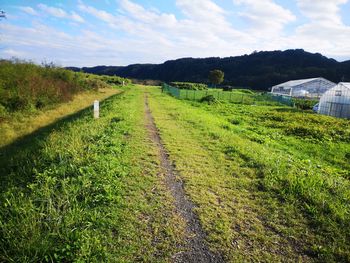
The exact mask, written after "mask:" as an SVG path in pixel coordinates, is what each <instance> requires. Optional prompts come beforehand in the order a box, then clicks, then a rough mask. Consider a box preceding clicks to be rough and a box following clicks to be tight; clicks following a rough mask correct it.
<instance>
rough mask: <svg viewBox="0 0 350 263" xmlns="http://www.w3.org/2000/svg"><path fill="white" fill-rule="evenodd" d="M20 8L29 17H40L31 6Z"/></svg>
mask: <svg viewBox="0 0 350 263" xmlns="http://www.w3.org/2000/svg"><path fill="white" fill-rule="evenodd" d="M18 8H19V9H20V10H22V11H23V12H25V13H27V14H29V15H33V16H36V15H38V13H37V12H36V11H35V10H34V9H33V8H31V7H30V6H19V7H18Z"/></svg>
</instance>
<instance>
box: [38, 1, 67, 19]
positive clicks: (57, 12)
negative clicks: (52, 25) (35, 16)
mask: <svg viewBox="0 0 350 263" xmlns="http://www.w3.org/2000/svg"><path fill="white" fill-rule="evenodd" d="M38 7H39V8H40V9H41V10H42V11H43V12H45V13H46V14H48V15H52V16H55V17H60V18H64V17H67V16H68V14H67V13H66V11H64V10H63V9H61V8H56V7H50V6H47V5H44V4H38Z"/></svg>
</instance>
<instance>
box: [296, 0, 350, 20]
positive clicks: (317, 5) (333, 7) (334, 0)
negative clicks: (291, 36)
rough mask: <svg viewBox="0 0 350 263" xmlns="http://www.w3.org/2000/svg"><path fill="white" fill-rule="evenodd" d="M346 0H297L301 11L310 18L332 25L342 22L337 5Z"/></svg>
mask: <svg viewBox="0 0 350 263" xmlns="http://www.w3.org/2000/svg"><path fill="white" fill-rule="evenodd" d="M347 2H348V0H331V1H330V0H317V1H314V0H297V4H298V6H299V8H300V10H301V12H302V13H303V14H304V15H305V16H307V17H308V18H310V20H312V21H317V22H319V23H325V24H326V23H330V24H332V25H340V24H342V21H341V16H340V15H339V11H340V8H339V6H340V5H342V4H345V3H347Z"/></svg>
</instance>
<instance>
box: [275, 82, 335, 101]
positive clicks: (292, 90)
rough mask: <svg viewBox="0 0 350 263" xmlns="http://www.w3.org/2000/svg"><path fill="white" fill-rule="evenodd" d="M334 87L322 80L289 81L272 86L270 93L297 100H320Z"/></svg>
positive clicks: (333, 84) (332, 84)
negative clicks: (296, 98) (297, 98)
mask: <svg viewBox="0 0 350 263" xmlns="http://www.w3.org/2000/svg"><path fill="white" fill-rule="evenodd" d="M335 85H336V84H335V83H333V82H331V81H329V80H327V79H324V78H312V79H299V80H290V81H287V82H284V83H281V84H278V85H276V86H273V87H272V89H271V93H273V94H277V95H285V96H291V97H299V98H320V97H321V96H322V94H323V93H325V92H326V91H327V90H329V89H331V88H332V87H334V86H335Z"/></svg>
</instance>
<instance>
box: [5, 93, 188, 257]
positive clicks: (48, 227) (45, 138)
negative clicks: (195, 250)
mask: <svg viewBox="0 0 350 263" xmlns="http://www.w3.org/2000/svg"><path fill="white" fill-rule="evenodd" d="M143 105H144V98H143V93H142V92H141V91H140V90H139V89H137V88H132V89H129V90H127V91H126V92H125V93H124V94H122V95H116V96H113V97H111V98H109V99H107V100H105V101H104V102H103V103H102V105H101V118H100V119H98V120H94V119H93V118H92V114H91V111H90V110H85V111H82V112H80V113H78V115H75V116H74V117H72V118H70V119H64V120H61V121H59V122H57V123H55V124H53V125H52V126H51V127H50V129H49V130H46V131H45V132H44V133H39V134H37V135H35V136H32V137H31V138H30V140H29V142H30V143H26V144H24V145H22V146H21V145H20V142H17V143H16V145H9V146H7V147H3V148H2V149H1V150H0V151H1V153H2V155H1V158H0V167H1V174H2V185H1V190H2V191H1V197H0V198H1V202H0V203H1V207H0V240H1V242H0V261H5V262H6V261H16V262H39V261H44V262H45V261H48V262H51V261H57V262H72V261H78V262H82V261H89V262H136V261H142V262H164V261H167V260H168V259H169V258H170V256H171V255H172V254H173V253H175V252H176V247H177V245H176V244H179V243H180V242H181V240H182V238H181V237H182V233H183V222H182V221H181V220H180V219H179V218H178V216H177V215H175V214H174V210H173V206H172V202H171V197H170V196H169V195H168V194H167V191H166V190H165V189H164V188H165V187H164V185H163V183H162V179H161V177H160V176H159V175H158V174H159V166H158V163H159V161H158V160H159V158H158V152H157V149H155V147H154V145H153V144H152V143H151V141H150V140H149V139H148V134H147V131H146V130H145V129H144V125H145V123H144V107H143ZM13 147H16V148H13ZM14 149H15V150H14Z"/></svg>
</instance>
